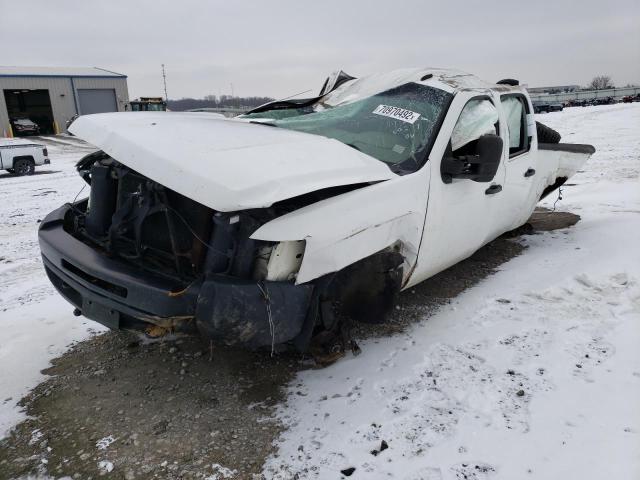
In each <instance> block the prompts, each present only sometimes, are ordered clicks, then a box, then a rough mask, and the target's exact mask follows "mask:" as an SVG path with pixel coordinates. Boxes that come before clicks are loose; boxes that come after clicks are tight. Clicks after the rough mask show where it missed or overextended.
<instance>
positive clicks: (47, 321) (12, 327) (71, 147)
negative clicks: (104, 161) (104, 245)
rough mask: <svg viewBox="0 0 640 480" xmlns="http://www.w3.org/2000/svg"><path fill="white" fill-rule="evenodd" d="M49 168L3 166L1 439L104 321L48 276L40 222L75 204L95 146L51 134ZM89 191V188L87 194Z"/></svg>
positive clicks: (0, 201) (0, 231) (0, 184)
mask: <svg viewBox="0 0 640 480" xmlns="http://www.w3.org/2000/svg"><path fill="white" fill-rule="evenodd" d="M42 140H44V141H41V140H40V139H38V141H39V142H40V143H43V144H46V146H47V148H48V150H49V156H50V158H51V165H45V166H43V167H36V174H35V175H33V176H30V177H13V176H11V175H9V174H8V173H7V172H4V171H0V219H2V229H0V286H1V288H0V326H2V336H1V337H0V437H2V436H4V435H5V434H6V433H7V431H8V429H9V428H11V427H12V426H13V425H15V424H16V423H18V421H20V420H21V419H23V418H24V416H23V414H22V413H21V412H20V409H19V408H18V407H17V406H16V403H17V402H18V401H19V400H20V398H22V396H23V395H24V394H25V393H27V391H28V390H29V389H30V388H32V387H34V386H35V385H37V384H38V383H40V382H41V381H42V380H43V379H44V376H43V375H41V374H40V370H42V369H44V368H47V366H48V365H49V360H50V359H52V358H55V357H57V356H59V355H60V354H61V353H63V352H64V351H65V350H66V349H67V347H68V345H69V344H70V343H72V342H74V341H78V340H82V339H85V338H87V337H88V336H89V335H90V334H91V332H92V331H102V329H103V328H102V326H101V325H99V324H97V323H94V322H91V321H89V320H86V319H81V318H77V317H74V316H73V315H72V308H71V306H70V305H69V304H68V303H67V302H66V301H64V300H63V299H62V297H60V295H58V294H57V293H56V292H55V290H54V288H53V286H52V285H51V283H49V280H48V279H47V277H46V275H45V273H44V269H43V268H42V261H41V259H40V249H39V248H38V231H37V228H38V221H39V220H41V219H43V218H44V217H45V216H46V215H47V213H49V212H50V211H51V210H53V209H54V208H56V207H58V206H60V205H62V204H63V203H65V202H69V201H72V200H73V198H74V197H75V196H76V194H77V193H78V192H79V191H80V189H81V188H82V187H83V184H84V183H85V182H84V181H83V180H82V179H81V178H80V177H79V176H78V173H77V172H76V170H75V168H74V165H75V162H77V161H78V160H80V158H82V157H83V156H84V155H86V154H87V153H89V152H91V151H93V150H95V149H94V148H92V147H89V146H87V145H86V144H81V143H80V142H78V140H77V139H74V138H73V137H59V138H55V139H49V138H45V139H42ZM86 193H87V189H85V191H84V192H83V194H86Z"/></svg>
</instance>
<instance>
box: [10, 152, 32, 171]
mask: <svg viewBox="0 0 640 480" xmlns="http://www.w3.org/2000/svg"><path fill="white" fill-rule="evenodd" d="M19 160H29V161H30V162H31V163H36V162H35V160H34V159H33V157H32V156H31V155H21V156H19V157H13V168H15V167H16V162H17V161H19Z"/></svg>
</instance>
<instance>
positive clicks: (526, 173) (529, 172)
mask: <svg viewBox="0 0 640 480" xmlns="http://www.w3.org/2000/svg"><path fill="white" fill-rule="evenodd" d="M535 174H536V171H535V170H534V169H533V168H529V169H527V171H526V172H524V176H525V177H533V176H534V175H535Z"/></svg>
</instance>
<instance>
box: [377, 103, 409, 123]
mask: <svg viewBox="0 0 640 480" xmlns="http://www.w3.org/2000/svg"><path fill="white" fill-rule="evenodd" d="M373 113H375V114H376V115H382V116H385V117H390V118H395V119H396V120H401V121H403V122H406V123H412V124H413V123H415V121H416V120H418V119H419V118H420V114H419V113H416V112H412V111H411V110H405V109H404V108H400V107H391V106H389V105H378V106H377V107H376V109H375V110H374V111H373Z"/></svg>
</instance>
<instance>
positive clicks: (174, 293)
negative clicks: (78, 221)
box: [38, 205, 314, 348]
mask: <svg viewBox="0 0 640 480" xmlns="http://www.w3.org/2000/svg"><path fill="white" fill-rule="evenodd" d="M69 208H70V207H69V206H68V205H65V206H63V207H61V208H59V209H57V210H55V211H53V212H51V213H50V214H49V215H48V216H47V217H46V218H45V219H44V220H43V221H42V223H41V224H40V229H39V232H38V237H39V242H40V249H41V252H42V259H43V263H44V266H45V270H46V272H47V275H48V277H49V279H50V280H51V283H53V285H54V286H55V288H56V289H57V290H58V292H59V293H60V294H61V295H62V296H63V297H64V298H65V299H66V300H67V301H69V302H70V303H71V304H72V305H73V306H74V307H76V308H77V309H79V310H80V311H81V312H82V314H83V315H84V316H85V317H87V318H89V319H91V320H94V321H96V322H98V323H101V324H103V325H106V326H107V327H109V328H113V329H117V328H123V329H134V330H142V329H144V328H145V327H146V326H147V325H149V324H155V325H160V326H165V327H172V328H175V329H177V330H181V331H195V328H196V327H197V328H198V330H199V331H200V332H201V333H202V334H204V335H205V336H207V337H209V338H211V339H213V340H215V341H217V342H220V343H224V344H227V345H241V346H245V347H249V348H259V347H268V346H271V345H274V344H276V345H277V344H282V343H286V342H289V341H294V343H296V344H298V343H299V342H297V341H296V337H298V336H299V335H300V334H301V330H302V329H303V324H305V323H307V324H308V322H305V319H307V318H308V316H309V312H310V311H312V310H314V309H313V308H310V307H311V304H312V294H313V286H312V285H294V284H292V283H287V282H269V281H261V282H256V281H251V280H242V279H238V278H233V277H228V276H222V275H211V276H208V277H207V278H205V279H203V280H200V281H198V282H194V283H192V284H191V285H189V286H188V287H187V288H186V289H184V287H183V286H182V285H177V284H176V282H175V281H172V280H170V279H167V278H164V277H160V276H156V275H153V274H150V273H148V272H145V271H143V270H141V269H138V268H136V267H135V266H133V265H131V264H128V263H126V262H124V261H122V260H119V259H117V258H111V257H109V256H107V255H106V254H104V253H101V252H100V251H98V250H97V249H94V248H92V247H90V246H89V245H86V244H84V243H83V242H81V241H80V240H78V239H76V238H74V237H73V236H71V235H69V234H68V233H67V232H65V230H64V229H63V220H64V217H65V215H66V213H67V211H68V210H69Z"/></svg>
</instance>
